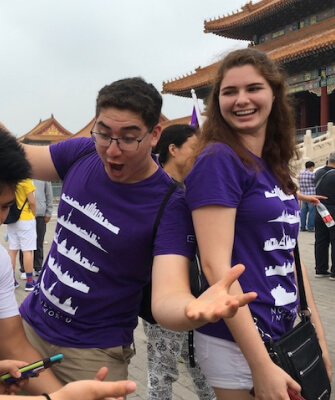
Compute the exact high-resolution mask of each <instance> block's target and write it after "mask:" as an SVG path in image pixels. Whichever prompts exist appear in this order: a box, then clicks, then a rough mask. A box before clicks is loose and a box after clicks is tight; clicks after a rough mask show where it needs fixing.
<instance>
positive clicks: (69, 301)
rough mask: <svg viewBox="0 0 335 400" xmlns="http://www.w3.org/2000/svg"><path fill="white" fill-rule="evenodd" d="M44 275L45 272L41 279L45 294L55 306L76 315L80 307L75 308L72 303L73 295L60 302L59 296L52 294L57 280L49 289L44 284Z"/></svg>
mask: <svg viewBox="0 0 335 400" xmlns="http://www.w3.org/2000/svg"><path fill="white" fill-rule="evenodd" d="M44 275H45V271H44V272H43V275H42V278H41V280H40V285H41V290H42V293H43V294H44V296H45V297H46V298H47V299H48V300H49V301H50V302H51V303H52V304H54V305H55V306H57V307H58V308H60V309H61V310H63V311H65V312H67V313H68V314H71V315H75V314H76V311H77V309H78V307H75V308H73V307H72V306H71V305H72V297H69V298H67V299H66V300H65V301H64V302H63V303H61V302H60V300H59V298H58V297H57V296H55V295H53V294H52V291H53V289H54V287H55V286H56V285H57V282H55V283H53V284H52V285H51V286H50V288H49V289H47V288H46V287H45V285H44V279H43V278H44Z"/></svg>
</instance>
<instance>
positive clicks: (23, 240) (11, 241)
mask: <svg viewBox="0 0 335 400" xmlns="http://www.w3.org/2000/svg"><path fill="white" fill-rule="evenodd" d="M7 233H8V248H9V250H22V251H27V250H36V220H35V219H30V220H28V221H23V220H22V221H20V220H19V221H17V222H15V223H14V224H9V225H7Z"/></svg>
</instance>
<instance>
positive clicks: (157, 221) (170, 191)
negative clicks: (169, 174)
mask: <svg viewBox="0 0 335 400" xmlns="http://www.w3.org/2000/svg"><path fill="white" fill-rule="evenodd" d="M177 186H180V184H179V183H178V182H177V181H175V180H174V181H173V184H172V185H171V187H170V189H169V190H168V192H167V193H166V195H165V197H164V199H163V201H162V204H161V205H160V207H159V210H158V213H157V216H156V219H155V223H154V228H153V231H152V245H153V244H154V240H155V237H156V233H157V228H158V225H159V221H160V220H161V217H162V214H163V211H164V208H165V206H166V203H167V202H168V201H169V198H170V197H171V195H172V193H173V192H174V191H175V190H176V187H177Z"/></svg>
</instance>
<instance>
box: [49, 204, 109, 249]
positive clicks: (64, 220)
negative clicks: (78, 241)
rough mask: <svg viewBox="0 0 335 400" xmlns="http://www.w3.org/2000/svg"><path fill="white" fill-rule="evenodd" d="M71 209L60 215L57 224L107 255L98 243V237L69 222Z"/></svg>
mask: <svg viewBox="0 0 335 400" xmlns="http://www.w3.org/2000/svg"><path fill="white" fill-rule="evenodd" d="M72 212H73V209H72V210H71V211H70V213H69V214H68V215H67V217H66V216H65V215H61V216H60V217H59V218H58V219H57V222H58V223H59V224H60V225H62V226H64V227H65V228H67V229H68V230H70V231H71V232H72V233H75V234H76V235H78V236H79V237H81V238H82V239H84V240H86V241H87V242H89V243H91V244H93V246H95V247H97V248H98V249H100V250H102V251H104V252H105V253H107V250H105V249H104V248H103V247H102V246H101V245H100V243H99V239H100V236H98V235H96V234H95V233H93V232H92V231H90V232H87V231H86V230H85V229H83V228H80V226H77V225H76V224H74V223H72V222H70V219H71V215H72Z"/></svg>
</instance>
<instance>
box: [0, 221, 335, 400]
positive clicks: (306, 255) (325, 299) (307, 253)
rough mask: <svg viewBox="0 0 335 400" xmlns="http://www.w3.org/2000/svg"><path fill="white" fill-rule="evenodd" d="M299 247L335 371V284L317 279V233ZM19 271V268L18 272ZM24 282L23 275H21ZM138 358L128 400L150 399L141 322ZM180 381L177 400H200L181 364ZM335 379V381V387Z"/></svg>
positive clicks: (0, 235) (20, 294) (304, 236)
mask: <svg viewBox="0 0 335 400" xmlns="http://www.w3.org/2000/svg"><path fill="white" fill-rule="evenodd" d="M54 228H55V218H53V219H52V220H51V222H50V223H49V224H48V227H47V234H46V240H47V242H48V243H47V244H45V251H46V252H47V251H48V250H49V247H50V244H51V242H52V238H53V232H54ZM4 233H5V226H1V227H0V242H1V243H2V244H3V245H4V246H5V247H6V248H7V244H6V243H5V241H4ZM299 246H300V253H301V258H302V260H303V261H304V262H305V264H306V267H307V270H308V274H309V278H310V282H311V286H312V289H313V293H314V297H315V301H316V304H317V307H318V310H319V313H320V315H321V318H322V321H323V324H324V327H325V331H326V337H327V341H328V346H329V349H330V353H331V358H332V362H333V366H334V370H335V308H334V303H335V281H330V280H329V279H327V278H321V279H320V278H319V279H316V278H314V233H311V232H301V233H300V236H299ZM17 269H18V268H17ZM17 277H18V281H19V282H22V283H23V281H20V278H19V273H17ZM16 295H17V299H18V302H21V301H22V299H23V298H24V297H25V296H26V292H24V290H23V285H21V286H20V287H19V288H18V289H16ZM135 343H136V355H135V356H134V358H133V359H132V361H131V365H130V367H129V378H130V379H133V380H134V381H135V382H136V383H137V387H138V389H137V391H136V393H135V394H133V395H130V396H128V399H132V400H139V399H146V339H145V335H144V332H143V329H142V323H141V321H139V324H138V327H137V328H136V331H135ZM179 370H180V377H179V380H178V381H177V382H176V383H174V385H173V400H186V399H187V400H196V399H197V398H198V397H197V395H196V394H195V392H194V388H193V384H192V382H191V379H190V377H189V375H188V373H187V371H186V368H185V366H184V365H183V364H179ZM334 382H335V379H333V387H334ZM331 399H332V400H335V394H334V393H333V394H332V397H331Z"/></svg>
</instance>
